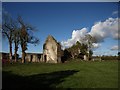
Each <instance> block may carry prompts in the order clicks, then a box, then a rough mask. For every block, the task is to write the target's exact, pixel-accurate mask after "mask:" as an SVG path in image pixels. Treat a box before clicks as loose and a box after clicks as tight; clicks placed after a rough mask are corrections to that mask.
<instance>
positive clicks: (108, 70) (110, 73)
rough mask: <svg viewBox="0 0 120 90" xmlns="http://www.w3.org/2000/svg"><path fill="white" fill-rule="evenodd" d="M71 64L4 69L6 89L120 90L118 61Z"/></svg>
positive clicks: (16, 65)
mask: <svg viewBox="0 0 120 90" xmlns="http://www.w3.org/2000/svg"><path fill="white" fill-rule="evenodd" d="M71 61H72V62H66V63H63V64H60V63H59V64H50V63H28V64H12V65H11V64H10V65H7V66H3V69H2V70H3V78H2V80H3V83H2V85H3V89H5V88H7V89H8V88H12V87H14V88H24V89H26V88H28V89H29V88H30V89H31V88H32V89H33V88H41V87H43V88H47V87H48V88H117V87H118V62H117V61H103V62H98V61H96V62H92V61H88V62H84V61H79V60H71Z"/></svg>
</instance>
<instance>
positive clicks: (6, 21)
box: [2, 14, 15, 62]
mask: <svg viewBox="0 0 120 90" xmlns="http://www.w3.org/2000/svg"><path fill="white" fill-rule="evenodd" d="M14 27H15V23H14V21H13V19H12V18H11V17H10V16H9V15H8V14H3V20H2V35H3V37H7V39H8V42H9V51H10V52H9V60H10V62H12V41H13V32H14V30H15V29H14Z"/></svg>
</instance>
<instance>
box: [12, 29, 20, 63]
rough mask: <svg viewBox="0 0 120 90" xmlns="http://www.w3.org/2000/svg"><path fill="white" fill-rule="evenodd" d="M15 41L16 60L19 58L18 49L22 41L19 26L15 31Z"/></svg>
mask: <svg viewBox="0 0 120 90" xmlns="http://www.w3.org/2000/svg"><path fill="white" fill-rule="evenodd" d="M13 41H14V57H15V62H16V61H17V58H18V54H17V51H18V48H19V47H18V46H19V42H20V30H19V29H18V28H16V30H15V31H14V32H13Z"/></svg>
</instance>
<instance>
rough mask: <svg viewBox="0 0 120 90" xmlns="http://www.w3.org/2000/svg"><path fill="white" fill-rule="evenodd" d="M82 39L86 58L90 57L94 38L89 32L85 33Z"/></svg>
mask: <svg viewBox="0 0 120 90" xmlns="http://www.w3.org/2000/svg"><path fill="white" fill-rule="evenodd" d="M84 40H85V41H86V45H87V47H88V48H87V49H88V50H87V54H88V60H89V59H90V54H91V53H92V50H91V48H92V46H93V43H94V42H96V39H95V38H94V37H92V36H91V35H90V34H87V35H86V36H85V38H84Z"/></svg>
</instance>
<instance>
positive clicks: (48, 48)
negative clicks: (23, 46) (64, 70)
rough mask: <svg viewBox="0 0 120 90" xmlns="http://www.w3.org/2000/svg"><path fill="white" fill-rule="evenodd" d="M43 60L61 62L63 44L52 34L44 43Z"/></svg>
mask: <svg viewBox="0 0 120 90" xmlns="http://www.w3.org/2000/svg"><path fill="white" fill-rule="evenodd" d="M43 60H44V61H45V62H48V63H58V62H61V46H60V44H59V43H58V42H57V41H56V40H55V39H54V38H53V36H51V35H49V36H48V37H47V39H46V41H45V43H44V45H43Z"/></svg>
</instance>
